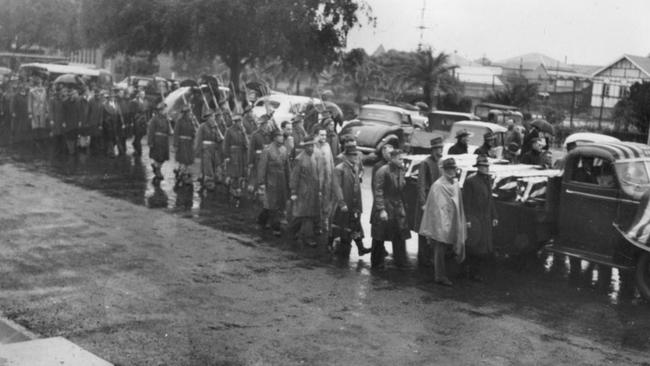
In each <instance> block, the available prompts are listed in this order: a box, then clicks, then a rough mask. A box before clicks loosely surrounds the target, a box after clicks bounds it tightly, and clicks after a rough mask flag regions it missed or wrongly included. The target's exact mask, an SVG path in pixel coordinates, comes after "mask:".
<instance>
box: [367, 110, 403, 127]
mask: <svg viewBox="0 0 650 366" xmlns="http://www.w3.org/2000/svg"><path fill="white" fill-rule="evenodd" d="M359 119H362V120H363V119H369V120H373V121H381V122H386V123H392V124H396V125H399V124H401V123H402V116H401V114H400V113H399V112H396V111H389V110H385V109H376V108H361V113H360V115H359Z"/></svg>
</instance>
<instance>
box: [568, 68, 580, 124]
mask: <svg viewBox="0 0 650 366" xmlns="http://www.w3.org/2000/svg"><path fill="white" fill-rule="evenodd" d="M577 82H578V79H577V78H574V79H573V94H572V95H571V118H569V126H571V129H573V109H574V108H575V105H576V83H577Z"/></svg>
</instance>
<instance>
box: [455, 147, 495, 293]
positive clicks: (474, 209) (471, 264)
mask: <svg viewBox="0 0 650 366" xmlns="http://www.w3.org/2000/svg"><path fill="white" fill-rule="evenodd" d="M474 167H476V168H477V169H478V172H477V173H476V174H475V175H473V176H471V177H469V178H467V179H466V180H465V184H464V185H463V205H464V209H465V217H466V220H467V227H468V228H469V232H468V236H467V242H466V243H465V248H466V250H467V260H466V262H465V263H466V269H467V275H468V276H469V278H470V279H473V280H477V281H480V280H481V277H480V276H479V271H480V265H481V261H482V260H483V259H484V258H485V257H487V256H489V255H491V254H492V253H493V252H494V245H493V243H492V228H494V227H496V226H497V225H498V224H499V220H498V218H497V210H496V207H495V205H494V198H493V197H492V182H491V180H490V163H489V162H488V159H487V157H486V156H484V155H479V156H478V157H477V159H476V164H475V165H474Z"/></svg>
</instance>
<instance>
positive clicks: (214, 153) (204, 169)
mask: <svg viewBox="0 0 650 366" xmlns="http://www.w3.org/2000/svg"><path fill="white" fill-rule="evenodd" d="M203 119H205V122H203V123H202V124H201V126H200V127H199V129H198V131H197V132H196V138H195V140H194V151H195V152H197V153H200V154H201V175H202V177H201V182H202V185H203V187H204V188H205V189H207V190H208V191H214V190H215V188H216V186H217V182H218V177H219V175H220V172H219V170H220V169H221V162H222V159H221V144H222V143H223V135H222V134H221V130H219V126H217V120H216V118H215V112H214V111H212V110H209V111H208V112H206V114H205V115H204V116H203Z"/></svg>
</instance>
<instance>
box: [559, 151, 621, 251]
mask: <svg viewBox="0 0 650 366" xmlns="http://www.w3.org/2000/svg"><path fill="white" fill-rule="evenodd" d="M568 163H569V164H572V166H570V167H568V169H567V170H566V171H565V177H564V179H563V181H562V190H561V192H560V220H559V232H560V245H562V246H565V247H569V248H574V249H578V250H581V251H586V252H589V253H592V254H597V255H602V256H608V257H611V256H613V254H614V249H615V248H614V245H612V243H615V242H616V241H617V240H618V233H617V232H616V230H615V229H614V227H613V225H612V223H613V222H615V220H616V219H617V211H618V204H619V189H618V186H617V182H616V180H615V177H614V176H613V169H612V168H611V165H612V162H610V161H607V160H604V159H602V158H600V157H597V156H588V155H585V156H580V157H576V158H575V159H572V160H570V161H569V162H568ZM606 172H611V177H610V176H609V175H608V176H607V177H605V175H606V174H605V173H606Z"/></svg>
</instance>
